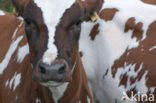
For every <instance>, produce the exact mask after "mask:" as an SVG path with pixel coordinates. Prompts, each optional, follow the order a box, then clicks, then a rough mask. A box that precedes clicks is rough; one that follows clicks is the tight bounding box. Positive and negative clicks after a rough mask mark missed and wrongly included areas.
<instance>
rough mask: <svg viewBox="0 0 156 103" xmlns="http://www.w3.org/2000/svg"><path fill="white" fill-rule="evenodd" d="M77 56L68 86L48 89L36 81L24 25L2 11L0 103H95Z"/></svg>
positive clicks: (0, 28)
mask: <svg viewBox="0 0 156 103" xmlns="http://www.w3.org/2000/svg"><path fill="white" fill-rule="evenodd" d="M76 57H77V60H76V64H75V67H74V69H73V75H72V81H70V82H69V83H65V84H67V85H61V86H58V87H49V88H47V87H44V86H42V85H40V83H39V82H35V81H34V80H33V79H32V71H33V69H32V66H31V62H30V54H29V46H28V42H27V37H26V33H25V23H24V21H23V19H22V18H21V17H16V16H15V15H13V14H8V13H6V12H3V11H0V84H1V85H0V103H79V102H81V103H92V98H91V95H90V92H89V88H88V85H87V79H86V75H85V72H84V69H83V65H82V62H81V59H80V56H79V54H77V55H76ZM64 88H65V89H64ZM63 89H64V90H63Z"/></svg>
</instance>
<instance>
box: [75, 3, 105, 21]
mask: <svg viewBox="0 0 156 103" xmlns="http://www.w3.org/2000/svg"><path fill="white" fill-rule="evenodd" d="M76 1H77V3H78V4H79V5H80V7H81V8H82V9H83V10H84V12H85V14H86V16H88V17H89V18H90V20H91V21H93V22H95V21H96V19H97V18H98V11H99V8H100V3H101V1H103V0H76Z"/></svg>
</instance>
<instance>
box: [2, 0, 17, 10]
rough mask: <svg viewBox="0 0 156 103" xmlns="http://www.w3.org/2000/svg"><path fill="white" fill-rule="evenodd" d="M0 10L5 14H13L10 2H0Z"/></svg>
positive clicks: (6, 0)
mask: <svg viewBox="0 0 156 103" xmlns="http://www.w3.org/2000/svg"><path fill="white" fill-rule="evenodd" d="M0 9H1V10H4V11H7V12H15V9H14V8H13V6H12V4H11V0H0Z"/></svg>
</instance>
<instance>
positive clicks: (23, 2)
mask: <svg viewBox="0 0 156 103" xmlns="http://www.w3.org/2000/svg"><path fill="white" fill-rule="evenodd" d="M28 2H29V0H12V3H13V5H14V7H15V8H16V11H17V13H18V14H19V15H22V13H23V10H24V8H25V7H26V6H27V4H28Z"/></svg>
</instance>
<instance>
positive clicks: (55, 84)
mask: <svg viewBox="0 0 156 103" xmlns="http://www.w3.org/2000/svg"><path fill="white" fill-rule="evenodd" d="M64 83H66V82H56V81H48V82H40V84H41V85H43V86H46V87H58V86H61V85H63V84H64Z"/></svg>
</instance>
